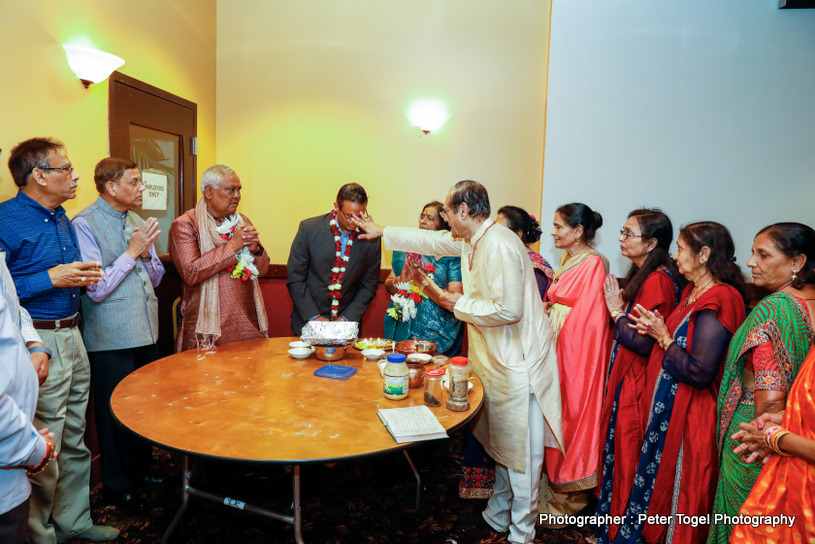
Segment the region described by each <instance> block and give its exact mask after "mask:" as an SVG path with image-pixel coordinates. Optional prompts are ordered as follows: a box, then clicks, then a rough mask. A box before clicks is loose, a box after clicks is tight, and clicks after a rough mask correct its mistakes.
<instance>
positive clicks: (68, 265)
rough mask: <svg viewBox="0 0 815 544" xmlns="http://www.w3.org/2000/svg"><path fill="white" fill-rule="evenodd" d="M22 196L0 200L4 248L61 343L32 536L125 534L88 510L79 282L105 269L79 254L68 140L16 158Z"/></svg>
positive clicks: (37, 319) (26, 145) (43, 423)
mask: <svg viewBox="0 0 815 544" xmlns="http://www.w3.org/2000/svg"><path fill="white" fill-rule="evenodd" d="M8 165H9V170H10V171H11V175H12V177H13V178H14V183H15V184H16V185H17V187H18V188H19V191H18V192H17V196H16V197H14V198H12V199H9V200H7V201H5V202H3V203H0V250H2V251H5V252H6V254H7V257H6V262H7V264H8V268H9V271H10V272H11V277H12V279H13V280H14V285H15V287H16V289H17V294H18V295H19V297H20V304H21V305H22V306H23V307H24V308H25V309H26V310H28V313H29V314H31V318H32V320H33V322H34V328H35V329H37V331H38V333H39V335H40V337H41V338H42V341H43V343H44V344H45V345H46V347H48V349H49V350H50V351H51V352H52V353H53V355H52V357H51V360H50V361H49V366H50V368H49V369H48V378H47V379H46V380H45V382H44V383H43V385H42V386H41V387H40V390H39V397H38V400H37V411H36V414H35V416H34V425H35V427H37V428H43V427H47V428H49V429H51V431H52V432H53V433H54V435H55V442H56V445H57V450H58V451H59V452H60V455H59V457H58V458H57V460H56V461H55V462H53V463H51V464H49V465H48V466H47V467H46V469H45V470H44V471H43V472H42V473H40V474H37V475H35V476H32V477H31V485H32V490H31V513H30V515H29V521H28V526H29V534H28V538H29V541H30V542H31V543H32V544H54V543H55V542H56V541H57V540H60V541H68V540H75V539H78V538H82V539H86V540H92V541H105V540H112V539H114V538H116V537H117V536H118V535H119V531H117V530H116V529H114V528H113V527H107V526H104V525H94V524H93V521H92V520H91V517H90V500H89V489H88V487H89V482H90V469H91V454H90V451H89V450H88V448H87V447H86V446H85V441H84V437H85V412H86V410H87V405H88V395H89V390H90V364H89V363H88V355H87V353H86V352H85V346H84V344H83V342H82V336H81V335H80V332H79V313H78V310H79V300H80V299H79V295H80V291H79V289H80V287H87V286H89V285H93V284H95V283H96V282H97V281H99V280H100V279H102V276H103V272H102V270H101V269H100V268H99V263H98V262H80V261H79V248H78V247H77V243H76V234H75V232H74V229H73V227H71V222H70V221H68V218H67V217H66V216H65V209H64V208H63V207H62V203H63V202H65V201H66V200H70V199H72V198H74V197H75V196H76V187H77V183H78V181H79V176H78V175H77V173H76V172H74V169H73V167H72V166H71V161H70V159H69V158H68V156H67V155H66V153H65V147H64V146H63V145H62V143H60V142H58V141H56V140H53V139H50V138H32V139H30V140H26V141H24V142H21V143H19V144H18V145H16V146H15V147H14V149H12V150H11V156H10V157H9V161H8Z"/></svg>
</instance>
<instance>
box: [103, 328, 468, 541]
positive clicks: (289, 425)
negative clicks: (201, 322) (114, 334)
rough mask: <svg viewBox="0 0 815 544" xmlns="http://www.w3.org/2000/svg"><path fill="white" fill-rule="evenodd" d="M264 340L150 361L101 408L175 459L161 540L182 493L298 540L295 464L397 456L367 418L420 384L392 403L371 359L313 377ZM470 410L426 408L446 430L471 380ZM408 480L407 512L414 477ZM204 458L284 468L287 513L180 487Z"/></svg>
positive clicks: (417, 394)
mask: <svg viewBox="0 0 815 544" xmlns="http://www.w3.org/2000/svg"><path fill="white" fill-rule="evenodd" d="M293 340H298V338H288V337H287V338H269V339H264V340H251V341H247V342H235V343H230V344H222V345H220V346H218V347H217V349H216V350H215V351H212V352H208V353H199V352H198V351H196V350H190V351H185V352H181V353H177V354H175V355H171V356H169V357H165V358H163V359H159V360H158V361H155V362H153V363H151V364H149V365H146V366H144V367H142V368H140V369H139V370H137V371H135V372H133V373H132V374H130V375H129V376H127V377H126V378H125V379H124V380H122V381H121V383H119V385H118V386H117V387H116V389H115V390H114V392H113V396H112V397H111V407H112V409H113V414H114V416H115V417H116V418H117V419H118V420H119V422H120V423H121V424H122V425H124V426H125V427H127V428H128V429H130V430H131V431H133V432H135V433H136V434H138V435H140V436H142V437H144V438H146V439H147V440H149V441H151V442H154V443H156V444H158V445H160V446H162V447H164V448H168V449H171V450H176V451H178V452H181V453H182V454H184V474H183V482H182V485H183V494H182V504H181V508H180V509H179V511H178V513H177V514H176V516H175V517H174V519H173V521H172V522H171V524H170V526H169V527H168V529H167V531H166V532H165V534H164V537H163V539H162V542H166V541H167V540H168V539H169V537H170V535H171V534H172V532H173V530H174V529H175V527H176V526H177V524H178V522H179V520H180V518H181V515H182V514H183V513H184V510H185V509H186V507H187V504H188V500H189V496H190V495H196V496H200V497H203V498H205V499H209V500H213V501H217V502H221V503H223V504H226V505H228V506H233V507H236V508H240V509H242V510H247V511H251V512H255V513H258V514H262V515H265V516H268V517H272V518H274V519H278V520H281V521H284V522H287V523H290V524H292V525H293V526H294V532H295V540H296V541H297V542H303V540H302V532H301V525H302V524H301V515H300V465H302V464H306V463H310V462H328V461H338V460H343V459H349V458H354V457H360V456H365V455H374V454H381V453H386V452H392V451H397V450H403V449H404V448H406V447H408V446H410V443H408V444H397V443H396V442H395V441H394V440H393V438H392V437H391V435H390V434H389V433H388V431H387V430H386V429H385V426H384V425H383V424H382V422H381V421H380V419H379V417H378V416H377V415H376V412H377V410H379V409H380V408H399V407H406V406H418V405H422V404H423V403H424V394H423V391H422V390H421V388H416V389H414V390H411V392H410V394H409V395H408V397H407V398H406V399H404V400H401V401H392V400H388V399H386V398H385V397H384V395H383V393H382V378H381V377H380V375H379V368H378V367H377V365H376V362H374V361H368V360H366V359H364V358H363V357H362V355H361V354H360V353H359V351H358V350H356V349H354V348H353V347H349V348H348V353H347V354H346V356H345V358H344V359H342V360H340V361H334V362H333V363H331V364H335V365H344V366H351V367H354V368H356V369H357V372H356V374H354V375H353V376H352V377H351V378H349V379H348V380H334V379H329V378H322V377H318V376H315V375H314V371H315V370H317V369H318V368H320V367H322V366H323V365H326V364H329V363H327V362H325V361H320V360H317V359H316V358H315V357H314V356H313V355H312V356H311V357H309V358H308V359H304V360H296V359H293V358H292V357H291V356H289V354H288V349H289V342H291V341H293ZM472 381H473V384H474V386H473V388H472V390H471V391H470V405H471V408H470V410H468V411H467V412H451V411H449V410H447V409H446V408H445V407H444V402H442V405H441V406H439V407H435V408H430V410H431V411H432V412H433V413H434V414H435V415H436V417H437V418H438V420H439V422H440V423H441V424H442V426H443V427H444V428H445V429H447V430H448V431H450V430H453V429H456V428H458V427H460V426H461V425H463V424H464V423H465V422H466V421H468V420H469V419H470V418H472V417H473V415H475V413H476V412H477V411H478V409H479V408H480V406H481V403H482V401H483V389H482V387H481V383H480V382H479V381H478V379H477V378H475V377H473V380H472ZM404 453H405V456H406V458H407V460H408V462H409V463H410V466H411V468H412V469H413V472H414V475H415V477H416V479H417V506H418V501H419V497H420V490H421V480H420V479H419V474H418V472H417V471H416V469H415V467H414V466H413V463H412V461H411V460H410V457H409V456H408V455H407V452H406V451H405V452H404ZM188 456H194V457H204V458H206V457H209V458H218V459H227V460H235V461H246V462H256V463H282V464H290V465H293V470H292V473H293V491H294V512H293V514H294V515H293V516H287V515H284V514H280V513H277V512H272V511H269V510H266V509H263V508H260V507H255V506H252V505H249V504H246V503H244V502H242V501H239V500H236V499H232V498H229V497H221V496H217V495H215V494H212V493H209V492H207V491H203V490H200V489H196V488H193V487H191V486H190V477H191V475H192V470H191V468H190V465H189V457H188Z"/></svg>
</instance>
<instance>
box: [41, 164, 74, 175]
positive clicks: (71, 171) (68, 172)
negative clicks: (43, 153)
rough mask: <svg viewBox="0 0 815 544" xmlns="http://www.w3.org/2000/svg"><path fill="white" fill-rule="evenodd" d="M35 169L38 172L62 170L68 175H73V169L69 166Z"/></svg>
mask: <svg viewBox="0 0 815 544" xmlns="http://www.w3.org/2000/svg"><path fill="white" fill-rule="evenodd" d="M37 168H39V169H40V170H62V171H63V172H65V173H66V174H69V175H70V174H73V173H74V167H73V166H71V165H70V164H69V165H68V166H38V167H37Z"/></svg>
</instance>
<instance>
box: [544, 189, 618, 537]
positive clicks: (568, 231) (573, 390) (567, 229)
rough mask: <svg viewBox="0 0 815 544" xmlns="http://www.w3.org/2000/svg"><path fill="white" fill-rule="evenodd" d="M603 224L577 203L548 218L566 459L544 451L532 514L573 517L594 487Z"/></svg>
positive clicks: (603, 332)
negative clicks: (555, 257)
mask: <svg viewBox="0 0 815 544" xmlns="http://www.w3.org/2000/svg"><path fill="white" fill-rule="evenodd" d="M602 224H603V219H602V217H601V216H600V214H599V213H597V212H594V211H592V210H591V208H589V207H588V206H586V205H585V204H580V203H573V204H566V205H564V206H561V207H560V208H558V210H557V212H556V213H555V219H554V221H553V225H554V229H552V237H553V238H554V242H555V247H557V248H558V249H564V250H565V252H564V253H563V255H562V256H561V258H560V268H559V269H558V270H557V272H555V276H554V279H553V283H552V285H551V286H550V287H549V290H548V291H547V293H546V296H547V302H546V306H547V308H548V310H549V319H550V320H551V322H552V329H553V330H554V333H555V339H556V342H557V361H558V368H559V371H560V390H561V397H562V403H563V405H562V410H563V437H564V444H563V447H564V451H565V454H564V453H561V452H560V451H558V450H556V449H553V448H547V449H546V453H545V457H546V461H545V467H546V473H547V477H548V478H544V481H543V482H541V497H540V502H539V511H540V513H541V514H549V515H550V516H561V515H569V514H575V513H577V512H579V511H580V510H582V509H583V508H585V507H586V506H588V505H589V501H590V499H591V494H592V490H593V489H594V488H595V487H597V482H598V474H597V473H598V467H599V460H600V452H601V450H602V447H601V445H600V413H601V411H602V408H603V389H604V388H605V381H606V363H607V362H608V354H609V349H610V346H611V342H610V339H611V329H610V327H609V318H608V311H607V310H606V303H605V298H604V295H603V293H604V290H603V282H604V281H605V279H606V275H607V274H608V260H607V259H606V258H605V257H603V256H602V255H600V254H599V253H598V252H597V251H596V250H595V249H594V248H592V247H591V246H590V245H589V243H590V242H591V241H592V240H593V239H594V235H595V233H596V231H597V229H598V228H600V226H601V225H602ZM544 484H545V485H544ZM550 519H551V518H550ZM544 525H549V526H552V527H556V526H562V525H564V524H563V523H559V522H552V521H550V522H549V523H548V524H546V523H544Z"/></svg>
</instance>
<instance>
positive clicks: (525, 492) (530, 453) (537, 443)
mask: <svg viewBox="0 0 815 544" xmlns="http://www.w3.org/2000/svg"><path fill="white" fill-rule="evenodd" d="M528 421H529V423H528V425H527V429H528V430H527V433H526V465H525V466H526V470H525V471H524V472H517V471H515V470H512V469H510V468H507V467H505V466H503V465H501V464H496V466H495V487H494V488H493V493H492V496H491V497H490V500H489V501H488V502H487V508H486V509H485V510H484V512H483V513H482V516H483V517H484V520H485V521H486V522H487V523H488V524H489V525H490V526H491V527H492V528H493V529H495V530H496V531H499V532H503V531H506V530H509V535H508V537H507V540H508V541H509V542H511V543H512V544H526V543H528V542H532V541H533V540H534V539H535V522H536V519H537V517H538V494H539V489H540V479H541V472H542V470H543V449H544V442H545V438H546V431H545V429H546V425H545V423H544V418H543V412H542V411H541V409H540V406H539V405H538V401H537V399H536V398H535V395H533V394H530V395H529V409H528Z"/></svg>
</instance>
